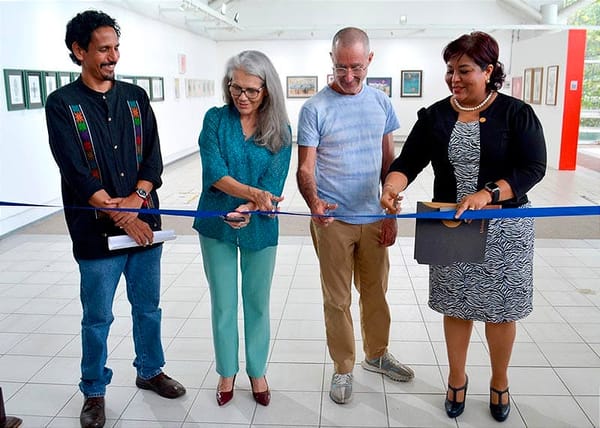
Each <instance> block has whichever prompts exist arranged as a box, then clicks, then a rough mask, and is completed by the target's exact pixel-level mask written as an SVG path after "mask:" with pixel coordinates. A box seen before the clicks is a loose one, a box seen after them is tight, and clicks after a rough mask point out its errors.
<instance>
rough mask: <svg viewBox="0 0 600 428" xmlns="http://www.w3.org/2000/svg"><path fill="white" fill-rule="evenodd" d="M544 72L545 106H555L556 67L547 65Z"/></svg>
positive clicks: (556, 91)
mask: <svg viewBox="0 0 600 428" xmlns="http://www.w3.org/2000/svg"><path fill="white" fill-rule="evenodd" d="M546 70H547V71H546V104H547V105H549V106H555V105H556V96H557V93H558V65H549V66H548V68H547V69H546Z"/></svg>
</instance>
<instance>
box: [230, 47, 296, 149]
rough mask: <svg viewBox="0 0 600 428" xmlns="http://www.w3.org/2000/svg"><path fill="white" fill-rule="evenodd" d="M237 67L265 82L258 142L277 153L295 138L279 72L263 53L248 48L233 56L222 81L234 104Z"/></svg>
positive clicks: (259, 116)
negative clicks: (232, 90) (232, 88)
mask: <svg viewBox="0 0 600 428" xmlns="http://www.w3.org/2000/svg"><path fill="white" fill-rule="evenodd" d="M235 70H241V71H243V72H244V73H248V74H251V75H253V76H256V77H258V78H259V79H261V80H262V81H263V82H264V87H265V88H266V90H267V95H266V96H265V97H264V98H263V101H262V104H261V105H260V107H259V109H258V124H257V126H256V133H255V134H254V141H255V142H256V144H258V145H261V146H266V147H267V148H268V149H269V150H270V151H271V152H272V153H277V152H278V151H279V150H280V149H281V148H282V147H283V146H285V145H288V144H291V140H292V137H291V133H290V129H289V126H290V125H289V124H290V120H289V118H288V114H287V111H286V108H285V101H284V98H283V88H282V87H281V80H279V74H277V71H276V70H275V67H273V64H272V63H271V60H269V58H268V57H267V56H266V55H265V54H264V53H262V52H259V51H253V50H248V51H243V52H240V53H239V54H237V55H235V56H233V57H231V58H230V59H229V61H227V65H226V66H225V76H224V77H223V83H222V86H223V96H224V98H225V102H226V103H227V104H229V105H230V106H232V105H234V104H233V97H232V96H231V94H230V93H229V82H231V79H233V72H234V71H235Z"/></svg>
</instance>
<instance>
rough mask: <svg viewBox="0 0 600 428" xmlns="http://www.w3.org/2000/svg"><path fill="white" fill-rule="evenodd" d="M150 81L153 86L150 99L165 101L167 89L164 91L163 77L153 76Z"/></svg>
mask: <svg viewBox="0 0 600 428" xmlns="http://www.w3.org/2000/svg"><path fill="white" fill-rule="evenodd" d="M150 82H151V84H152V86H151V92H150V93H151V94H152V96H151V97H150V101H164V100H165V91H164V81H163V78H162V77H151V78H150Z"/></svg>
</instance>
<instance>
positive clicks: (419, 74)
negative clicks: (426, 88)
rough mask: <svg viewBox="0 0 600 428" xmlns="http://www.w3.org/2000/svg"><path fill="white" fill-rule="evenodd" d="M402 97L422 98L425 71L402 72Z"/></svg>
mask: <svg viewBox="0 0 600 428" xmlns="http://www.w3.org/2000/svg"><path fill="white" fill-rule="evenodd" d="M400 77H401V79H400V96H401V97H420V96H421V82H422V80H423V70H402V71H401V72H400Z"/></svg>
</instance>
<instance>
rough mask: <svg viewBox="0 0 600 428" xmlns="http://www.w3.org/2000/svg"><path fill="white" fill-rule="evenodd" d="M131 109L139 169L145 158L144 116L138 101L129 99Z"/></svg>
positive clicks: (128, 103)
mask: <svg viewBox="0 0 600 428" xmlns="http://www.w3.org/2000/svg"><path fill="white" fill-rule="evenodd" d="M127 105H128V106H129V111H130V112H131V121H132V122H133V134H134V136H135V154H136V161H137V166H138V169H139V168H140V163H142V160H143V159H144V158H143V153H142V149H143V142H142V116H141V115H140V106H139V105H138V102H137V101H135V100H134V101H130V100H128V101H127Z"/></svg>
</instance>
